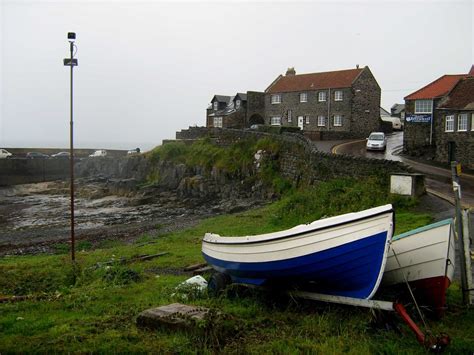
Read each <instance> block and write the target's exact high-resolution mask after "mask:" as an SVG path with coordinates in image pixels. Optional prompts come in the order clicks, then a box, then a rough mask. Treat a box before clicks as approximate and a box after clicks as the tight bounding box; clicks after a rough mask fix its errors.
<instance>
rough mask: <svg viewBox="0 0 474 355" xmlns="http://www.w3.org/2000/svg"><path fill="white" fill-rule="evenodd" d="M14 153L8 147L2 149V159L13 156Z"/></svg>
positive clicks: (0, 157) (0, 153)
mask: <svg viewBox="0 0 474 355" xmlns="http://www.w3.org/2000/svg"><path fill="white" fill-rule="evenodd" d="M12 156H13V154H12V153H10V152H9V151H8V150H6V149H0V159H6V158H10V157H12Z"/></svg>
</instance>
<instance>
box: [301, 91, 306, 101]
mask: <svg viewBox="0 0 474 355" xmlns="http://www.w3.org/2000/svg"><path fill="white" fill-rule="evenodd" d="M300 102H308V94H307V93H306V92H302V93H301V94H300Z"/></svg>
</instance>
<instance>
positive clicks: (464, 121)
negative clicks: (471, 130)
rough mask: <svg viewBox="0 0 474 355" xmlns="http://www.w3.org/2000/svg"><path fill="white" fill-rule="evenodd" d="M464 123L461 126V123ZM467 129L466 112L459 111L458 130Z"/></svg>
mask: <svg viewBox="0 0 474 355" xmlns="http://www.w3.org/2000/svg"><path fill="white" fill-rule="evenodd" d="M462 122H463V123H464V124H463V126H464V127H461V123H462ZM466 131H467V113H460V114H459V115H458V132H466Z"/></svg>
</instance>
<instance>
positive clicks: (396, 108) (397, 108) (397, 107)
mask: <svg viewBox="0 0 474 355" xmlns="http://www.w3.org/2000/svg"><path fill="white" fill-rule="evenodd" d="M404 109H405V104H395V105H393V106H392V110H394V111H393V113H394V114H395V115H398V114H399V113H400V112H402V111H403V110H404Z"/></svg>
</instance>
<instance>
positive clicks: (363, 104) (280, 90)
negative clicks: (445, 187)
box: [206, 67, 380, 139]
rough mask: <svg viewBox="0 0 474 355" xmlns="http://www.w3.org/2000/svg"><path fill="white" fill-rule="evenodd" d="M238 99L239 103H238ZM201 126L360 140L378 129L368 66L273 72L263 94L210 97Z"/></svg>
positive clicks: (375, 89)
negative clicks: (284, 129)
mask: <svg viewBox="0 0 474 355" xmlns="http://www.w3.org/2000/svg"><path fill="white" fill-rule="evenodd" d="M239 102H240V103H239ZM206 117H207V121H206V126H207V127H223V128H244V127H250V126H251V125H253V124H266V125H271V126H293V127H299V128H300V129H301V130H303V132H304V133H305V134H306V135H307V136H309V137H310V138H313V139H321V138H325V139H336V138H360V137H366V136H367V135H368V134H369V133H370V132H372V131H375V130H377V129H378V128H379V127H380V87H379V85H378V84H377V81H376V80H375V78H374V76H373V75H372V73H371V71H370V69H369V68H368V67H364V68H359V67H357V68H355V69H347V70H338V71H330V72H322V73H311V74H300V75H297V74H296V71H295V70H294V68H290V69H288V71H287V72H286V75H284V76H283V75H279V76H278V77H277V78H276V79H275V80H274V81H273V82H272V83H271V84H270V85H269V86H268V88H267V89H266V90H265V92H263V93H262V92H254V91H248V92H247V94H236V95H235V96H233V97H232V96H223V95H215V96H214V97H213V98H212V100H211V104H210V106H209V107H208V109H207V116H206Z"/></svg>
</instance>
